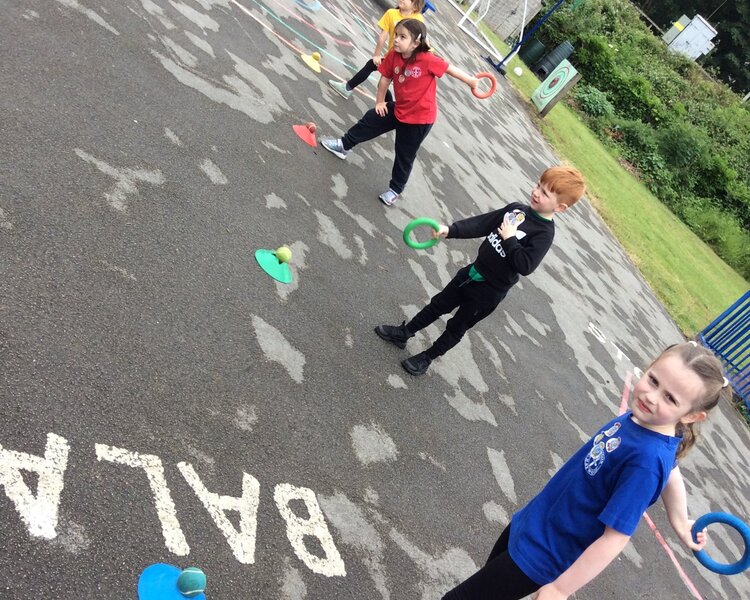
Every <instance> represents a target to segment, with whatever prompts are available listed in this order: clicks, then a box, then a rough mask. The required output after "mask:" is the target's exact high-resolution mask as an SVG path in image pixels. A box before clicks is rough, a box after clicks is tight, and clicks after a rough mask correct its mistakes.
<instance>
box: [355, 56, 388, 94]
mask: <svg viewBox="0 0 750 600" xmlns="http://www.w3.org/2000/svg"><path fill="white" fill-rule="evenodd" d="M377 70H378V67H377V65H376V64H375V61H374V60H372V59H370V60H368V61H367V62H366V63H365V66H364V67H362V68H361V69H360V70H359V71H358V72H357V73H355V75H354V77H352V78H351V79H350V80H349V81H347V82H346V87H348V88H349V89H350V90H353V89H354V88H355V87H357V86H358V85H359V84H360V83H362V82H363V81H365V80H366V79H367V78H368V77H369V76H370V75H371V74H372V73H374V72H375V71H377ZM385 101H386V102H392V101H393V96H392V95H391V90H388V91H387V92H386V93H385Z"/></svg>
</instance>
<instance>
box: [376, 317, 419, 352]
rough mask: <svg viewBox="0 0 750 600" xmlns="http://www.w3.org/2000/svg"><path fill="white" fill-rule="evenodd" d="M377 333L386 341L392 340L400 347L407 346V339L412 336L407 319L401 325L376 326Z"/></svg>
mask: <svg viewBox="0 0 750 600" xmlns="http://www.w3.org/2000/svg"><path fill="white" fill-rule="evenodd" d="M375 333H377V334H378V336H379V337H380V338H382V339H384V340H385V341H386V342H390V343H391V344H394V345H396V346H398V347H399V348H406V340H408V339H409V338H410V337H411V336H410V335H409V332H408V331H407V330H406V321H402V322H401V325H378V326H377V327H376V328H375Z"/></svg>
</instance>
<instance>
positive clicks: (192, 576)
mask: <svg viewBox="0 0 750 600" xmlns="http://www.w3.org/2000/svg"><path fill="white" fill-rule="evenodd" d="M177 589H178V590H179V591H180V593H181V594H182V595H183V596H185V597H186V598H193V597H195V596H197V595H198V594H202V593H203V592H204V591H206V574H205V573H204V572H203V571H201V570H200V569H199V568H198V567H188V568H187V569H185V570H184V571H182V573H180V576H179V577H178V578H177Z"/></svg>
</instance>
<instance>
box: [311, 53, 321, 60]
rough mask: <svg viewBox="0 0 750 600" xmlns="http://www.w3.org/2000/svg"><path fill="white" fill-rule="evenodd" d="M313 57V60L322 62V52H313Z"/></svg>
mask: <svg viewBox="0 0 750 600" xmlns="http://www.w3.org/2000/svg"><path fill="white" fill-rule="evenodd" d="M311 56H312V57H313V60H317V61H319V60H320V52H313V53H312V55H311Z"/></svg>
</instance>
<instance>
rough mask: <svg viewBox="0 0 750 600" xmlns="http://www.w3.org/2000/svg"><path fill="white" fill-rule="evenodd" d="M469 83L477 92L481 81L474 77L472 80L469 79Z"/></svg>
mask: <svg viewBox="0 0 750 600" xmlns="http://www.w3.org/2000/svg"><path fill="white" fill-rule="evenodd" d="M468 83H469V87H470V88H471V89H472V90H475V89H477V86H478V85H479V79H477V78H476V77H472V78H470V79H469V82H468Z"/></svg>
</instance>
